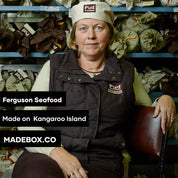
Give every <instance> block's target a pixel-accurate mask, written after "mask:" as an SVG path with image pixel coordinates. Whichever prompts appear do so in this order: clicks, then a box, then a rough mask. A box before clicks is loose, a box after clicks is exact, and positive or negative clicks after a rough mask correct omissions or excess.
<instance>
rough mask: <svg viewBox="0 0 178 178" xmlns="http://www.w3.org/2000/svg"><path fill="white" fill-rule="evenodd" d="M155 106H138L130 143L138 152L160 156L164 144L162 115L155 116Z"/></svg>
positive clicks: (135, 111)
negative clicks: (161, 123)
mask: <svg viewBox="0 0 178 178" xmlns="http://www.w3.org/2000/svg"><path fill="white" fill-rule="evenodd" d="M154 110H155V107H147V106H137V107H136V108H135V110H134V118H133V119H134V120H133V125H132V128H131V135H130V143H131V146H132V147H133V149H135V150H136V151H138V152H142V153H148V154H151V155H157V156H160V152H161V144H162V137H163V134H162V131H161V125H160V122H161V116H160V115H159V116H158V117H157V118H153V117H152V116H153V114H154Z"/></svg>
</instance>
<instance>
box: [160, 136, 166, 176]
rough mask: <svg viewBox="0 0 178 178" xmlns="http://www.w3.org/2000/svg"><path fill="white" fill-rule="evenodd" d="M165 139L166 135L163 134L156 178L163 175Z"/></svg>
mask: <svg viewBox="0 0 178 178" xmlns="http://www.w3.org/2000/svg"><path fill="white" fill-rule="evenodd" d="M167 137H168V133H165V134H163V137H162V145H161V152H160V158H159V170H158V178H163V173H164V156H165V152H166V145H167Z"/></svg>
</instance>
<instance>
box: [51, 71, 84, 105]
mask: <svg viewBox="0 0 178 178" xmlns="http://www.w3.org/2000/svg"><path fill="white" fill-rule="evenodd" d="M75 81H76V78H74V77H71V75H70V74H67V73H60V74H59V72H58V75H57V77H56V81H55V82H54V83H55V87H54V88H55V90H56V91H65V92H66V106H75V107H76V105H81V104H83V103H85V101H86V99H87V98H86V89H85V84H82V83H79V82H75Z"/></svg>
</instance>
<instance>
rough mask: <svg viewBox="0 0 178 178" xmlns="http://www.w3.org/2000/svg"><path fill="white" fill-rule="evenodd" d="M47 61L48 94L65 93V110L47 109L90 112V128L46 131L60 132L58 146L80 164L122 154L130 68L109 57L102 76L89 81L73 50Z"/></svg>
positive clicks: (129, 105)
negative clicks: (48, 74)
mask: <svg viewBox="0 0 178 178" xmlns="http://www.w3.org/2000/svg"><path fill="white" fill-rule="evenodd" d="M49 58H50V86H49V88H50V91H66V107H61V106H59V107H52V106H50V107H48V109H50V110H51V109H52V110H56V109H57V110H89V127H60V128H59V127H58V128H56V127H50V128H49V127H48V128H47V129H53V130H60V131H61V143H62V144H63V145H64V147H65V148H66V149H67V150H68V151H69V152H71V153H72V154H74V155H76V156H77V157H78V159H79V160H80V161H88V157H90V156H91V157H92V155H94V156H96V154H97V153H101V152H102V153H103V154H101V155H98V156H99V157H100V156H101V159H102V156H103V157H104V155H107V154H108V153H109V154H110V153H111V154H112V153H113V154H115V153H121V151H122V149H123V145H124V136H123V133H124V131H125V126H126V125H127V122H128V118H129V113H130V111H131V109H132V107H133V105H134V91H133V81H134V67H133V65H132V64H130V63H129V62H126V61H122V62H120V61H119V60H118V59H117V57H116V56H115V55H112V56H110V57H108V58H107V62H106V65H105V68H104V70H103V71H102V73H101V74H100V75H97V76H95V77H94V78H90V77H89V76H88V75H87V74H86V73H84V72H83V71H82V70H81V68H80V67H79V65H78V63H77V55H76V51H74V50H69V51H68V52H67V54H55V55H50V56H49ZM92 153H94V154H92ZM105 153H106V154H105Z"/></svg>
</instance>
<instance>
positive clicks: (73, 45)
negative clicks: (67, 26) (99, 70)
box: [69, 22, 114, 54]
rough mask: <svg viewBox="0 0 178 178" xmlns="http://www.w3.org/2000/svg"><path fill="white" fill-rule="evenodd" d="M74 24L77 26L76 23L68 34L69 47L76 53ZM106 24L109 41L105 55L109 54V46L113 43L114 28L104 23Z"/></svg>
mask: <svg viewBox="0 0 178 178" xmlns="http://www.w3.org/2000/svg"><path fill="white" fill-rule="evenodd" d="M76 24H77V22H76V23H75V24H74V25H73V27H72V30H71V33H70V39H69V47H70V48H72V49H74V50H77V51H78V46H77V44H76V40H75V30H76ZM106 24H107V25H108V27H109V31H110V38H109V39H110V40H109V42H108V45H107V48H106V54H107V53H108V52H109V53H111V49H110V46H111V45H112V43H113V41H114V28H113V26H112V25H111V24H109V23H107V22H106Z"/></svg>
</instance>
